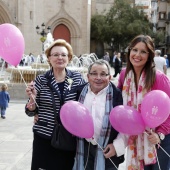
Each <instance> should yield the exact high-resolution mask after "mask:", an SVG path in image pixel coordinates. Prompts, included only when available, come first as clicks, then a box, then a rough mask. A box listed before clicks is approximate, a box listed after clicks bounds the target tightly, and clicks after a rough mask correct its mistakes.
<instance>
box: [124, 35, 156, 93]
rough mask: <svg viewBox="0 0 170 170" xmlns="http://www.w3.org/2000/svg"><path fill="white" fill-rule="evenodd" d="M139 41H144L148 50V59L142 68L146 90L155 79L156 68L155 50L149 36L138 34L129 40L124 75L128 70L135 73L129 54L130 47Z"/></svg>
mask: <svg viewBox="0 0 170 170" xmlns="http://www.w3.org/2000/svg"><path fill="white" fill-rule="evenodd" d="M139 42H143V43H145V44H146V47H147V48H148V52H149V57H148V61H147V62H146V64H145V66H144V68H143V70H142V71H145V76H146V78H145V82H144V88H145V89H146V90H149V89H151V87H152V86H153V84H154V82H155V79H156V70H155V64H154V56H155V53H154V51H155V50H154V43H153V40H152V38H151V37H150V36H148V35H138V36H136V37H135V38H134V39H133V40H132V41H131V42H130V44H129V47H128V55H127V68H126V73H125V77H126V76H127V74H128V73H129V71H130V70H132V71H133V72H134V75H135V71H134V67H133V65H132V63H131V62H130V57H129V56H130V51H131V49H132V48H133V47H134V46H135V45H136V44H137V43H139ZM142 71H141V73H142ZM135 76H136V75H135Z"/></svg>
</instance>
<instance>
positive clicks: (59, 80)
mask: <svg viewBox="0 0 170 170" xmlns="http://www.w3.org/2000/svg"><path fill="white" fill-rule="evenodd" d="M64 79H65V77H63V78H61V79H57V78H55V80H56V81H57V82H61V81H62V80H64Z"/></svg>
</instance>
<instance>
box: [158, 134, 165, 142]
mask: <svg viewBox="0 0 170 170" xmlns="http://www.w3.org/2000/svg"><path fill="white" fill-rule="evenodd" d="M158 136H159V138H160V140H164V139H165V135H164V134H163V133H161V132H158Z"/></svg>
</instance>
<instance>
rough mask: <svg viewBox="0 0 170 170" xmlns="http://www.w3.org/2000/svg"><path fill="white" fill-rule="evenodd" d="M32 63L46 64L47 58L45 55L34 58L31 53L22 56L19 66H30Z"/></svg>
mask: <svg viewBox="0 0 170 170" xmlns="http://www.w3.org/2000/svg"><path fill="white" fill-rule="evenodd" d="M33 63H47V57H46V55H45V54H40V55H38V56H37V57H35V56H34V55H33V54H32V53H30V54H29V55H24V56H23V58H22V59H21V61H20V63H19V65H20V66H30V65H31V64H33Z"/></svg>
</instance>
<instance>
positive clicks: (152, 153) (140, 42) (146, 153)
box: [114, 35, 170, 170]
mask: <svg viewBox="0 0 170 170" xmlns="http://www.w3.org/2000/svg"><path fill="white" fill-rule="evenodd" d="M154 50H155V49H154V43H153V40H152V39H151V37H149V36H146V35H139V36H137V37H135V38H134V39H133V40H132V41H131V43H130V45H129V49H128V55H127V67H126V69H123V70H122V71H121V73H120V77H119V83H118V87H119V88H120V89H121V90H122V95H123V104H124V105H128V106H131V107H134V108H135V109H137V110H138V111H139V112H141V110H140V105H141V102H142V100H143V98H144V96H145V95H146V93H148V92H149V91H151V90H162V91H164V92H165V93H166V94H167V95H168V96H170V80H169V79H168V77H166V75H164V73H162V72H160V71H158V70H156V69H155V64H154V60H153V58H154ZM155 100H158V99H155ZM147 131H148V135H147V134H144V133H143V134H140V135H135V136H128V137H127V136H126V137H125V135H123V137H122V138H119V139H118V140H121V142H123V145H125V146H127V156H126V158H125V160H126V169H128V170H159V165H158V162H159V164H160V169H161V170H169V169H170V158H169V156H168V155H167V154H166V153H165V152H164V151H163V150H162V149H161V148H160V147H158V145H157V144H160V146H161V147H162V148H163V149H164V150H165V151H166V152H167V153H168V154H170V116H169V117H168V119H167V120H166V121H165V122H164V123H163V124H161V125H160V126H158V127H156V128H155V129H152V130H150V129H147ZM121 142H117V144H118V143H119V145H120V144H121ZM114 145H116V144H114ZM155 148H156V149H155ZM119 152H120V153H121V151H118V150H117V155H119V154H120V153H119ZM156 156H157V157H158V161H157V158H156Z"/></svg>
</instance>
